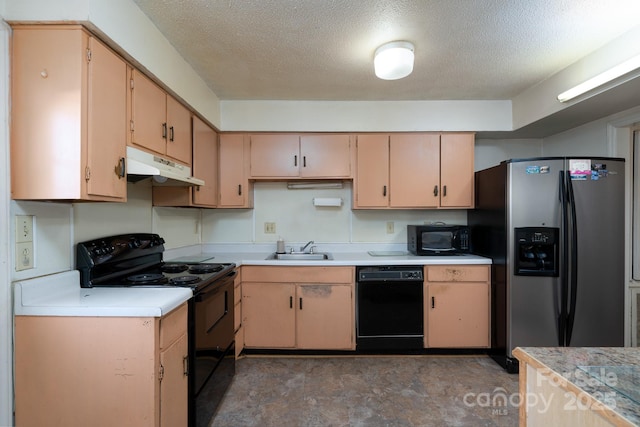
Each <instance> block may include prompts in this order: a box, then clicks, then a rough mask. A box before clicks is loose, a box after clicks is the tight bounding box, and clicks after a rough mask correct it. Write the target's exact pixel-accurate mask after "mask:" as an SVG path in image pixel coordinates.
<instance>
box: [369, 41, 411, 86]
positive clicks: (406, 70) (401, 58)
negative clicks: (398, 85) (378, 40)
mask: <svg viewBox="0 0 640 427" xmlns="http://www.w3.org/2000/svg"><path fill="white" fill-rule="evenodd" d="M413 50H414V48H413V44H411V43H409V42H405V41H397V42H391V43H387V44H383V45H382V46H380V47H379V48H377V49H376V53H375V55H374V59H373V67H374V70H375V72H376V76H377V77H378V78H380V79H383V80H397V79H401V78H403V77H407V76H408V75H409V74H411V72H412V71H413V58H414V54H413Z"/></svg>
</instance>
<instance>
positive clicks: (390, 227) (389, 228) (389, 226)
mask: <svg viewBox="0 0 640 427" xmlns="http://www.w3.org/2000/svg"><path fill="white" fill-rule="evenodd" d="M393 228H394V227H393V221H387V234H393Z"/></svg>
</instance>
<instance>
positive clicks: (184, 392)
mask: <svg viewBox="0 0 640 427" xmlns="http://www.w3.org/2000/svg"><path fill="white" fill-rule="evenodd" d="M184 326H185V327H186V324H185V325H184ZM187 353H188V348H187V335H186V334H184V335H182V336H181V337H180V338H179V339H178V340H177V341H175V342H174V343H173V344H171V345H170V346H169V347H168V348H167V349H166V350H164V351H161V352H160V365H161V366H162V370H163V377H162V380H161V381H160V427H172V426H186V425H187V419H188V406H187V401H188V394H189V393H188V380H187V378H188V377H187V375H186V372H185V368H186V357H187Z"/></svg>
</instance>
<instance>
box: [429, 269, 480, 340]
mask: <svg viewBox="0 0 640 427" xmlns="http://www.w3.org/2000/svg"><path fill="white" fill-rule="evenodd" d="M424 273H425V274H424V275H425V282H424V307H425V311H424V312H425V316H424V319H425V325H424V331H425V338H424V340H425V342H424V346H425V347H429V348H458V347H469V348H483V347H489V346H490V343H491V341H490V320H491V315H490V292H491V286H490V267H489V266H488V265H439V266H426V267H425V271H424Z"/></svg>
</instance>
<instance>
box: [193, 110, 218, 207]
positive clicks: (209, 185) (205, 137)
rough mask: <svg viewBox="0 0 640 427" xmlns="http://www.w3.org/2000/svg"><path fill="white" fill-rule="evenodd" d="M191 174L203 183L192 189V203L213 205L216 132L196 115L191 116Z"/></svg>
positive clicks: (215, 184)
mask: <svg viewBox="0 0 640 427" xmlns="http://www.w3.org/2000/svg"><path fill="white" fill-rule="evenodd" d="M193 174H194V176H196V177H198V178H200V179H202V180H204V184H205V185H201V186H197V187H195V188H193V189H192V191H193V203H194V204H195V205H198V206H211V207H213V206H215V205H216V201H217V198H218V197H217V195H218V182H217V181H218V134H217V133H216V131H214V130H213V129H211V128H210V127H209V126H207V124H206V123H205V122H203V121H202V120H200V119H199V118H197V117H194V118H193Z"/></svg>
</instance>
